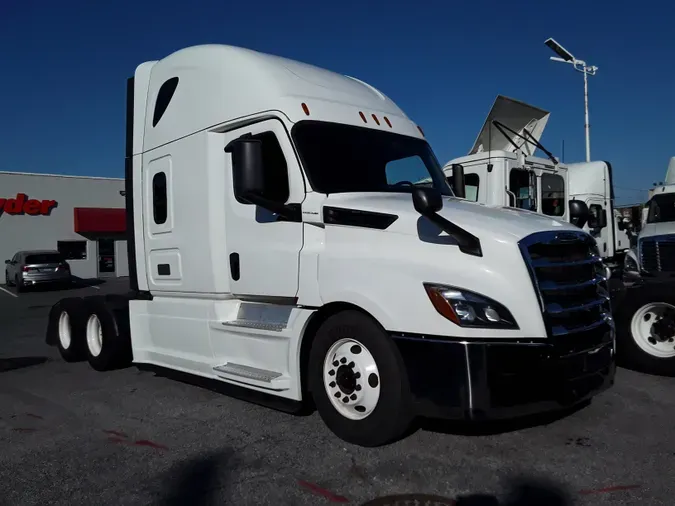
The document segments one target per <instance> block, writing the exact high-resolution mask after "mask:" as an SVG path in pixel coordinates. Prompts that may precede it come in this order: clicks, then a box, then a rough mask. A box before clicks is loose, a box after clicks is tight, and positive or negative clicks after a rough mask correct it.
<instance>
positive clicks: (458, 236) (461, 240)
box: [425, 213, 483, 257]
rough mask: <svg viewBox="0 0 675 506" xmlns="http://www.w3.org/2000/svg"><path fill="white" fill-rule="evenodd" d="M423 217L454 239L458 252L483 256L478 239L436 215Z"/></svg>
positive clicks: (431, 214) (430, 214)
mask: <svg viewBox="0 0 675 506" xmlns="http://www.w3.org/2000/svg"><path fill="white" fill-rule="evenodd" d="M425 216H426V218H428V219H429V220H431V222H433V223H434V224H435V225H436V226H438V228H440V229H441V230H443V231H444V232H446V233H447V234H448V235H450V236H451V237H452V238H453V239H455V240H456V241H457V245H458V246H459V250H460V251H461V252H462V253H466V254H467V255H473V256H476V257H482V256H483V250H482V249H481V247H480V239H478V237H476V236H475V235H473V234H471V233H469V232H467V231H466V230H464V229H463V228H462V227H459V226H457V225H455V224H454V223H452V222H451V221H449V220H446V219H445V218H443V216H441V215H440V214H438V213H429V214H428V215H425Z"/></svg>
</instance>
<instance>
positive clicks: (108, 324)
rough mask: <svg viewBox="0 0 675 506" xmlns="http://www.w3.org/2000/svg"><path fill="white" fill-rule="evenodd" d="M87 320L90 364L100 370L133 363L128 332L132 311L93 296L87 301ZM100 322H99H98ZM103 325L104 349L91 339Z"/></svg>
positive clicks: (102, 345)
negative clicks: (130, 312) (96, 329)
mask: <svg viewBox="0 0 675 506" xmlns="http://www.w3.org/2000/svg"><path fill="white" fill-rule="evenodd" d="M86 302H87V314H86V319H85V324H84V325H85V354H86V357H87V360H88V362H89V365H91V367H92V368H94V369H95V370H97V371H110V370H113V369H119V368H122V367H126V366H127V365H129V363H130V362H131V340H130V337H129V333H128V323H127V322H125V321H124V318H125V317H126V318H128V312H126V313H125V312H124V311H120V310H118V309H117V308H116V307H114V306H113V305H112V304H109V303H107V301H106V299H105V297H98V296H97V297H91V298H90V299H88V300H87V301H86ZM96 320H97V321H98V323H97V322H96ZM97 325H100V330H101V332H100V337H101V340H100V349H99V348H98V347H97V346H96V342H95V340H94V342H92V340H90V338H93V337H95V334H96V332H94V329H95V328H96V326H97Z"/></svg>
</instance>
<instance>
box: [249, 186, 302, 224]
mask: <svg viewBox="0 0 675 506" xmlns="http://www.w3.org/2000/svg"><path fill="white" fill-rule="evenodd" d="M242 198H243V199H244V200H247V201H248V202H250V203H251V204H255V205H256V206H260V207H262V208H263V209H267V210H268V211H272V212H273V213H276V214H278V215H279V216H282V217H284V218H286V219H288V220H291V221H301V215H300V208H299V207H297V206H289V205H286V204H280V203H279V202H275V201H273V200H269V199H266V198H265V197H263V196H262V195H258V194H257V193H247V194H246V195H242Z"/></svg>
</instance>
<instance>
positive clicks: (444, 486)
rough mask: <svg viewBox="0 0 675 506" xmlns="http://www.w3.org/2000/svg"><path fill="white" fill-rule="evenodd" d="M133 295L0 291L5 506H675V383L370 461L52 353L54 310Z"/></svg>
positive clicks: (414, 443)
mask: <svg viewBox="0 0 675 506" xmlns="http://www.w3.org/2000/svg"><path fill="white" fill-rule="evenodd" d="M3 288H4V287H3ZM125 289H126V286H125V281H124V280H111V281H109V282H107V283H103V284H101V285H98V286H97V287H82V288H78V289H73V290H67V291H55V292H54V291H49V290H41V291H39V292H28V293H22V294H20V295H18V297H14V296H12V295H10V294H7V293H4V292H2V291H0V504H7V505H12V506H18V505H38V504H39V505H42V504H64V505H79V504H83V505H85V504H86V505H90V504H114V505H127V504H128V505H132V504H133V505H136V504H171V505H176V504H190V505H194V506H199V505H202V504H245V505H258V504H260V505H263V504H298V505H320V504H331V503H345V504H355V505H362V504H364V503H366V502H367V501H369V500H372V499H375V498H377V497H383V496H389V495H393V494H409V493H424V494H434V495H437V496H442V497H446V498H460V501H459V503H458V504H460V505H461V504H466V505H471V504H474V505H475V504H478V505H492V504H523V505H524V504H542V505H544V504H545V505H562V504H582V505H586V504H588V505H590V504H593V505H604V504H612V505H629V504H630V505H635V504H645V505H669V506H670V505H672V504H673V499H672V497H673V493H674V491H675V490H674V487H673V486H672V485H671V483H670V480H669V478H668V476H669V472H668V470H669V469H671V468H673V464H674V463H675V436H673V435H671V431H670V429H671V423H672V420H674V419H675V396H673V394H672V392H673V389H674V388H673V387H675V379H673V378H660V377H654V376H647V375H643V374H639V373H635V372H632V371H627V370H623V369H619V371H618V374H617V383H616V385H615V386H614V387H613V388H612V389H611V390H609V391H608V392H605V393H603V394H601V395H600V396H598V397H596V398H595V399H594V400H593V402H592V403H591V404H590V405H588V406H586V407H583V408H582V409H580V410H578V411H576V412H574V413H571V414H567V415H566V416H564V417H562V418H558V419H536V420H535V419H532V420H529V421H527V423H523V424H519V425H516V426H507V425H499V426H494V427H491V430H489V431H488V430H485V431H482V432H480V433H478V434H475V433H471V432H469V433H467V432H466V427H459V426H456V425H453V424H447V423H441V422H429V421H427V422H424V423H422V424H421V427H420V428H418V429H417V430H416V431H415V432H413V433H412V434H410V435H409V436H408V437H407V438H405V439H404V440H402V441H399V442H397V443H394V444H392V445H389V446H386V447H382V448H375V449H367V448H360V447H356V446H352V445H348V444H346V443H343V442H342V441H340V440H338V439H337V438H335V437H334V436H333V435H332V434H331V433H330V432H329V431H328V429H326V428H325V426H324V425H323V423H322V421H321V419H320V418H319V416H318V415H317V414H316V413H314V414H311V415H309V416H295V415H289V414H285V413H281V412H278V411H274V410H271V409H269V408H266V407H262V406H258V405H255V404H251V403H247V402H245V401H240V400H237V399H234V398H231V397H227V396H224V395H221V394H218V393H216V392H213V391H211V390H207V389H204V388H200V387H196V386H193V385H190V384H186V383H182V382H179V381H176V380H174V379H168V378H164V377H160V376H156V375H155V374H154V373H151V372H142V371H139V370H138V369H136V368H135V367H130V368H127V369H122V370H118V371H113V372H106V373H98V372H96V371H94V370H92V369H91V368H89V366H88V365H87V364H86V362H84V363H77V364H67V363H65V362H63V361H62V360H61V359H60V357H59V355H58V352H57V351H56V349H55V348H51V347H48V346H47V345H46V344H45V342H44V330H45V325H46V318H47V314H48V311H49V308H50V307H51V305H52V304H53V303H54V302H55V301H56V300H58V299H59V298H60V297H63V296H66V295H73V294H96V293H106V292H115V291H118V292H122V291H124V290H125ZM518 494H521V496H522V495H523V494H525V495H527V494H530V495H531V494H539V495H538V497H539V499H537V500H536V501H535V502H526V500H524V499H523V500H520V501H519V500H516V499H513V497H514V495H518ZM547 494H548V495H547ZM509 497H511V499H509ZM542 497H544V498H543V499H542ZM495 501H499V502H495ZM381 504H394V501H393V500H391V501H383V502H382V503H381ZM398 504H405V503H403V502H399V503H398ZM409 504H414V503H413V502H410V503H409ZM419 504H420V505H421V504H424V503H422V502H420V503H419ZM429 504H432V503H429ZM438 504H441V503H438ZM448 504H450V503H449V502H448Z"/></svg>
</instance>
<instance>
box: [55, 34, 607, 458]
mask: <svg viewBox="0 0 675 506" xmlns="http://www.w3.org/2000/svg"><path fill="white" fill-rule="evenodd" d="M126 138H127V152H126V166H125V167H126V169H125V179H126V190H125V194H126V195H125V198H126V208H127V234H128V258H129V263H130V265H129V272H130V285H131V290H130V293H129V294H128V295H126V296H93V297H84V298H79V297H71V298H65V299H62V300H61V301H59V302H58V303H57V304H55V305H54V306H53V308H52V310H51V312H50V317H49V323H48V328H47V342H48V343H50V344H53V345H55V346H57V347H58V349H59V351H60V353H61V355H62V357H63V358H64V359H65V360H67V361H76V360H84V359H86V360H88V362H89V363H90V364H91V366H92V367H94V368H95V369H97V370H100V371H105V370H108V369H111V368H114V367H119V366H120V365H125V364H129V363H134V364H136V365H138V366H152V367H156V368H159V369H160V370H171V371H178V372H181V373H187V374H188V375H190V376H193V377H201V378H206V379H207V380H211V381H212V382H214V383H217V384H220V385H228V386H229V387H238V388H237V390H236V393H237V394H251V395H253V394H263V395H264V397H263V398H262V399H258V400H260V401H261V402H270V403H271V400H273V399H276V400H283V401H285V402H287V403H288V407H289V409H297V408H300V407H302V406H304V405H306V404H307V403H308V402H313V404H314V405H315V406H316V408H317V410H318V411H319V413H320V415H321V417H322V418H323V420H324V421H325V423H326V425H327V426H328V427H329V428H330V429H331V430H332V431H333V432H334V433H335V434H336V435H337V436H339V437H340V438H342V439H344V440H346V441H350V442H352V443H356V444H360V445H368V446H371V445H379V444H384V443H387V442H389V441H391V440H393V439H395V438H398V437H400V436H401V435H402V434H404V432H405V430H406V428H407V427H408V424H409V423H410V422H411V420H412V419H413V417H415V416H418V415H423V416H434V417H446V418H456V419H468V420H484V419H494V418H509V417H513V416H518V415H522V414H528V413H537V412H542V411H547V410H554V409H558V408H560V407H562V406H571V405H575V404H577V403H580V402H583V401H584V400H586V399H589V398H591V397H593V396H594V395H596V394H598V393H599V392H602V391H603V390H605V389H607V388H609V387H610V385H611V384H612V383H613V381H614V371H615V366H614V363H615V358H614V326H613V320H612V317H611V312H610V309H611V308H610V302H609V296H608V291H607V280H606V277H605V276H604V274H605V272H604V270H603V269H604V267H603V264H602V261H601V258H600V257H599V252H598V249H597V246H596V243H595V241H594V240H593V239H592V238H591V236H590V235H589V234H587V233H586V232H584V231H582V230H579V229H578V228H577V227H575V226H573V225H570V224H568V223H564V222H561V221H559V220H553V219H550V218H549V217H546V216H542V215H539V214H536V213H528V212H522V211H520V210H515V209H495V208H492V207H488V206H484V205H480V204H477V203H473V202H469V201H467V200H465V199H459V198H456V197H455V196H454V195H453V192H452V190H451V188H450V187H449V185H448V184H447V181H446V179H445V177H444V175H443V171H442V169H441V166H440V164H439V163H438V161H437V159H436V157H435V155H434V153H433V151H432V149H431V147H430V146H429V144H428V143H427V141H426V140H425V139H424V136H423V134H422V133H421V130H420V129H419V128H418V126H417V125H416V124H415V123H413V122H412V121H411V120H410V119H409V118H408V117H407V116H406V115H405V113H404V112H403V111H402V110H401V109H399V108H398V107H397V106H396V104H395V103H394V102H392V101H391V100H390V99H389V98H388V97H387V96H385V95H384V94H383V93H381V92H380V91H379V90H377V89H375V88H374V87H372V86H370V85H368V84H366V83H364V82H362V81H360V80H358V79H354V78H350V77H346V76H343V75H339V74H336V73H333V72H329V71H327V70H323V69H320V68H317V67H314V66H311V65H306V64H303V63H299V62H296V61H292V60H288V59H284V58H280V57H276V56H271V55H266V54H262V53H259V52H255V51H250V50H247V49H242V48H237V47H232V46H225V45H203V46H195V47H190V48H186V49H182V50H179V51H177V52H175V53H173V54H171V55H169V56H167V57H165V58H163V59H162V60H159V61H149V62H145V63H143V64H141V65H139V66H138V67H137V69H136V71H135V74H134V76H133V77H131V78H129V80H128V85H127V136H126ZM425 178H428V179H429V181H428V182H427V183H425V184H416V183H413V182H414V181H420V180H421V179H425ZM458 189H459V191H460V192H461V191H462V188H461V184H460V185H459V187H458ZM565 205H566V204H565Z"/></svg>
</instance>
